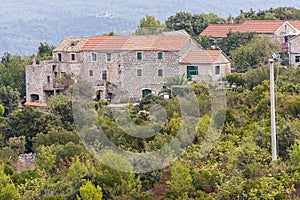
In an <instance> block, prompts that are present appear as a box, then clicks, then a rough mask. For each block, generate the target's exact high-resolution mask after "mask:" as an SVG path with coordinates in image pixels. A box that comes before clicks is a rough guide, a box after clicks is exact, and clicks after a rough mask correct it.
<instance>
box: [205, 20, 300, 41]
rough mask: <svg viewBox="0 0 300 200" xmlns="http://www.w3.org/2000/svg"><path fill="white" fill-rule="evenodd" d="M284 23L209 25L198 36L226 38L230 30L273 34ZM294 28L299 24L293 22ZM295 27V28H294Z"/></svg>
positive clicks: (253, 21) (260, 22) (247, 21)
mask: <svg viewBox="0 0 300 200" xmlns="http://www.w3.org/2000/svg"><path fill="white" fill-rule="evenodd" d="M284 23H285V21H283V20H246V21H244V22H243V23H242V24H236V25H234V24H210V25H209V26H208V27H207V28H206V29H205V30H204V31H202V33H201V34H200V36H211V37H216V38H218V37H219V38H220V37H226V35H227V33H228V32H229V31H230V30H231V31H232V32H241V33H246V32H255V33H263V34H268V33H269V34H272V33H275V32H276V31H277V30H278V29H279V28H280V26H282V25H283V24H284ZM292 23H294V24H295V28H297V27H299V28H300V23H298V22H296V21H294V22H292ZM296 26H297V27H296Z"/></svg>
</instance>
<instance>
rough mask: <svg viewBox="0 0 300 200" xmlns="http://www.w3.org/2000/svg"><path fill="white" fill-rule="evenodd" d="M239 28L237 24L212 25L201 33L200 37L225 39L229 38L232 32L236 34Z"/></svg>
mask: <svg viewBox="0 0 300 200" xmlns="http://www.w3.org/2000/svg"><path fill="white" fill-rule="evenodd" d="M237 28H238V25H236V24H210V25H208V27H207V28H206V29H204V31H202V32H201V33H200V36H207V37H208V36H213V37H218V38H224V37H227V33H229V31H230V30H231V31H233V32H234V31H235V30H236V29H237Z"/></svg>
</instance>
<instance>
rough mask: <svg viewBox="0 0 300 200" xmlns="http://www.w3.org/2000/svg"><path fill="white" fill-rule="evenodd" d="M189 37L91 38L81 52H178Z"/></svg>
mask: <svg viewBox="0 0 300 200" xmlns="http://www.w3.org/2000/svg"><path fill="white" fill-rule="evenodd" d="M189 39H190V36H163V35H141V36H93V37H90V38H89V39H88V41H87V42H86V44H85V45H84V46H83V48H82V50H100V51H101V50H103V51H105V50H131V51H134V50H135V51H138V50H144V51H146V50H167V51H173V50H180V49H182V48H183V47H184V45H185V44H186V43H187V42H188V40H189Z"/></svg>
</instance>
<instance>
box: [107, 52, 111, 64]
mask: <svg viewBox="0 0 300 200" xmlns="http://www.w3.org/2000/svg"><path fill="white" fill-rule="evenodd" d="M106 61H107V62H111V53H107V54H106Z"/></svg>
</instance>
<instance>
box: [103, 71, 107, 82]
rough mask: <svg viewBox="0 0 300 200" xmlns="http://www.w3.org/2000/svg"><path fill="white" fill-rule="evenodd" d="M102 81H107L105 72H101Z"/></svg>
mask: <svg viewBox="0 0 300 200" xmlns="http://www.w3.org/2000/svg"><path fill="white" fill-rule="evenodd" d="M102 80H104V81H106V80H107V73H106V71H103V72H102Z"/></svg>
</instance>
